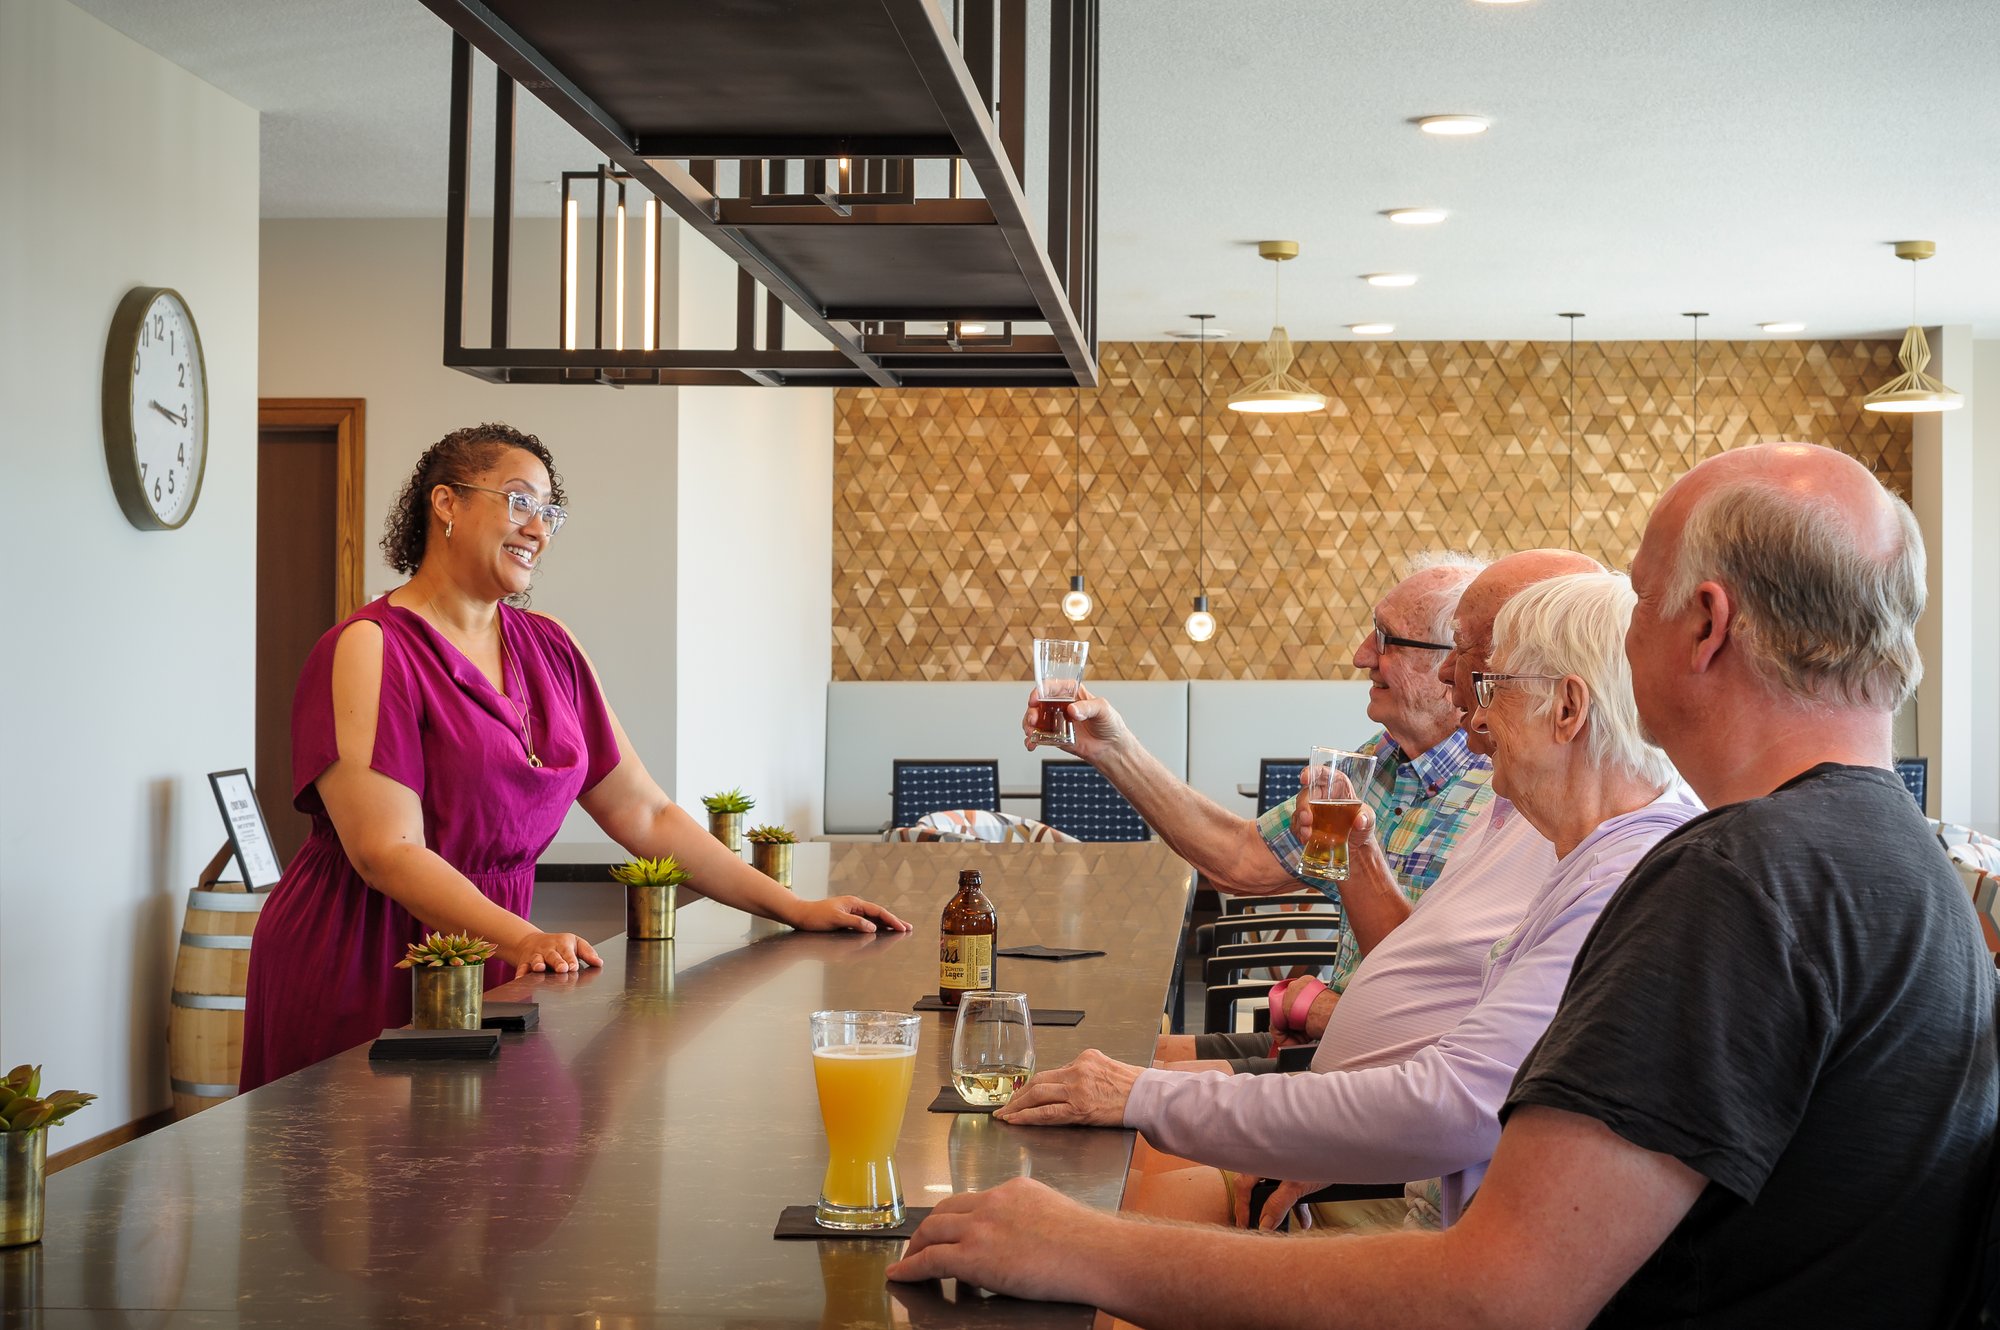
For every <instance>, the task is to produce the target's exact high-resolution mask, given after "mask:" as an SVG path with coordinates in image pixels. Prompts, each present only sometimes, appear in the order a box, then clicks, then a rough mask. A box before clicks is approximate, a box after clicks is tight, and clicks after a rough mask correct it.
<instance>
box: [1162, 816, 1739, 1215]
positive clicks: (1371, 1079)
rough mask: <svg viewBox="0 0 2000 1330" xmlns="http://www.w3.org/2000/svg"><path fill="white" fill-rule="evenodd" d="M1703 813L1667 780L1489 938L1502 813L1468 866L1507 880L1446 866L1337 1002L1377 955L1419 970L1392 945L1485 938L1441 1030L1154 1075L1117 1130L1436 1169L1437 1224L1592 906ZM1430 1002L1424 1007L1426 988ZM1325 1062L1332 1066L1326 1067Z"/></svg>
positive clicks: (1541, 1019)
mask: <svg viewBox="0 0 2000 1330" xmlns="http://www.w3.org/2000/svg"><path fill="white" fill-rule="evenodd" d="M1497 802H1498V801H1496V803H1497ZM1700 811H1701V809H1700V806H1699V805H1697V804H1696V803H1694V802H1693V801H1692V799H1691V798H1689V797H1688V796H1686V795H1685V794H1684V793H1682V792H1681V791H1680V790H1679V789H1678V788H1675V789H1670V790H1669V791H1668V793H1666V794H1664V795H1662V796H1661V797H1660V798H1659V799H1657V800H1655V801H1654V802H1653V803H1651V804H1648V805H1647V806H1646V807H1644V808H1640V809H1637V810H1635V811H1633V812H1630V813H1626V814H1624V815H1622V816H1620V817H1615V818H1612V819H1610V820H1609V821H1607V822H1605V823H1604V824H1603V825H1601V826H1599V827H1598V828H1597V830H1596V831H1594V832H1592V833H1591V834H1590V836H1588V837H1587V838H1585V840H1584V841H1583V842H1582V843H1581V844H1580V845H1578V846H1577V847H1576V848H1575V849H1574V850H1571V851H1570V852H1569V853H1568V854H1567V855H1565V856H1563V857H1562V858H1561V859H1560V860H1557V861H1555V865H1554V871H1553V873H1551V874H1550V875H1548V876H1547V877H1546V878H1545V879H1544V881H1543V882H1542V883H1541V885H1540V887H1539V888H1538V889H1536V890H1535V891H1533V893H1532V895H1531V897H1530V898H1529V899H1528V900H1527V901H1526V903H1525V912H1524V913H1516V914H1515V915H1514V916H1513V917H1514V918H1515V919H1516V920H1517V925H1516V926H1515V927H1512V928H1511V929H1508V930H1507V931H1505V932H1504V933H1502V934H1500V935H1499V936H1498V938H1497V940H1491V941H1488V940H1487V939H1490V938H1492V937H1493V934H1492V933H1491V932H1490V931H1487V930H1490V927H1491V924H1490V920H1491V905H1492V903H1493V901H1492V898H1491V897H1490V896H1488V895H1487V894H1486V892H1487V891H1488V890H1498V891H1500V892H1501V893H1502V894H1503V896H1504V895H1505V888H1506V886H1507V885H1509V884H1508V883H1507V882H1506V881H1505V880H1504V879H1505V878H1507V877H1510V876H1511V875H1510V874H1507V873H1505V872H1504V869H1505V868H1506V867H1511V866H1513V865H1510V864H1507V863H1506V859H1505V857H1503V855H1504V850H1505V842H1506V841H1507V840H1509V839H1512V838H1511V837H1508V836H1506V835H1505V834H1504V833H1506V832H1507V831H1508V824H1509V823H1510V822H1512V821H1514V820H1519V821H1521V822H1525V819H1523V818H1521V817H1520V814H1519V813H1518V812H1514V811H1512V810H1511V809H1507V808H1504V807H1502V808H1498V809H1496V815H1497V819H1498V820H1497V822H1496V824H1495V825H1494V826H1492V827H1489V828H1486V829H1485V835H1484V836H1483V837H1482V839H1481V841H1480V843H1479V847H1480V848H1481V849H1483V850H1485V851H1486V853H1485V854H1484V855H1474V856H1472V860H1474V861H1477V860H1481V859H1486V860H1490V861H1491V862H1489V863H1487V864H1486V865H1485V866H1486V867H1487V868H1488V869H1489V870H1500V872H1501V877H1502V879H1503V880H1502V881H1500V882H1493V881H1485V882H1482V878H1484V877H1485V876H1486V875H1485V874H1483V873H1482V874H1475V872H1473V871H1472V870H1475V869H1477V868H1479V867H1480V866H1481V865H1480V864H1479V863H1478V862H1467V863H1466V865H1465V867H1466V869H1467V870H1468V871H1467V872H1466V873H1464V874H1462V875H1460V874H1450V873H1449V871H1448V876H1452V877H1455V878H1457V882H1456V884H1453V883H1448V882H1446V881H1444V880H1442V879H1441V880H1440V881H1439V883H1438V886H1437V887H1435V888H1433V889H1432V891H1431V892H1430V894H1428V895H1427V896H1425V898H1424V899H1423V901H1422V902H1420V903H1419V905H1418V906H1417V908H1416V910H1415V911H1414V912H1412V914H1411V915H1410V917H1409V918H1408V919H1406V920H1405V921H1404V922H1403V923H1402V924H1401V925H1400V926H1399V927H1397V928H1396V929H1395V931H1394V932H1392V933H1390V934H1389V936H1388V937H1387V938H1385V939H1384V940H1383V942H1382V944H1381V945H1380V946H1378V947H1377V948H1376V949H1375V951H1374V952H1371V953H1370V954H1369V956H1368V958H1367V959H1366V960H1365V961H1364V962H1363V964H1362V968H1361V969H1360V970H1359V971H1358V972H1357V973H1356V974H1355V978H1354V982H1353V984H1351V985H1350V986H1349V988H1348V995H1347V996H1346V997H1343V998H1342V999H1341V1002H1340V1004H1339V1006H1337V1007H1336V1008H1335V1009H1334V1013H1335V1019H1336V1020H1338V1019H1339V1018H1340V1017H1341V1016H1343V1015H1346V1014H1348V1013H1347V1005H1348V1003H1349V1002H1350V1001H1352V1000H1353V998H1354V996H1355V994H1356V991H1357V990H1362V991H1364V992H1365V989H1366V984H1367V982H1368V979H1369V972H1370V969H1371V967H1374V966H1375V965H1376V962H1377V958H1378V957H1380V958H1381V959H1382V961H1384V962H1386V964H1385V965H1384V967H1383V977H1384V978H1385V979H1388V978H1391V977H1392V976H1393V977H1398V978H1402V979H1404V980H1405V981H1406V982H1409V981H1412V980H1413V979H1414V975H1413V973H1411V972H1410V971H1409V970H1408V969H1407V968H1406V967H1403V966H1400V965H1398V964H1397V962H1398V961H1399V959H1400V956H1399V953H1409V952H1411V951H1413V950H1417V949H1422V950H1426V951H1428V950H1431V949H1434V948H1444V949H1446V950H1451V951H1459V952H1462V951H1463V950H1464V949H1465V948H1468V947H1471V948H1478V947H1480V946H1481V945H1482V943H1483V944H1484V946H1485V951H1484V959H1483V961H1482V964H1481V967H1480V968H1481V979H1480V984H1479V988H1478V992H1477V995H1476V997H1475V999H1474V1000H1473V1001H1471V1002H1470V1004H1469V1005H1468V1006H1467V1007H1466V1008H1465V1009H1464V1011H1463V1014H1462V1016H1461V1017H1460V1018H1459V1019H1458V1020H1457V1021H1456V1022H1455V1023H1453V1024H1452V1025H1451V1026H1450V1027H1449V1028H1448V1029H1446V1030H1444V1031H1443V1032H1442V1033H1441V1034H1440V1035H1439V1036H1438V1037H1437V1038H1436V1039H1434V1040H1433V1041H1431V1042H1429V1043H1427V1044H1425V1045H1423V1046H1422V1047H1420V1048H1417V1049H1415V1050H1413V1051H1411V1052H1409V1053H1408V1054H1407V1055H1406V1056H1404V1057H1402V1058H1401V1059H1400V1060H1397V1061H1394V1062H1391V1063H1380V1062H1378V1063H1376V1064H1375V1065H1355V1064H1354V1063H1353V1062H1351V1061H1350V1062H1346V1063H1342V1061H1341V1057H1340V1054H1339V1052H1338V1051H1335V1052H1334V1053H1332V1054H1331V1055H1329V1051H1328V1050H1329V1045H1328V1043H1327V1042H1325V1041H1323V1042H1322V1043H1321V1048H1320V1054H1319V1056H1317V1057H1316V1058H1315V1066H1314V1073H1313V1074H1308V1075H1302V1076H1228V1075H1225V1074H1223V1073H1221V1072H1200V1073H1189V1072H1169V1071H1156V1070H1148V1071H1146V1072H1144V1073H1142V1074H1141V1075H1140V1077H1139V1080H1138V1083H1137V1084H1136V1085H1134V1086H1133V1089H1132V1095H1131V1098H1130V1099H1129V1101H1128V1102H1127V1104H1126V1108H1125V1125H1126V1126H1128V1127H1136V1128H1138V1129H1139V1130H1141V1131H1143V1132H1145V1133H1146V1136H1147V1138H1148V1139H1150V1140H1151V1141H1152V1142H1153V1144H1154V1145H1156V1146H1158V1147H1159V1148H1161V1149H1163V1150H1166V1151H1168V1152H1170V1153H1173V1154H1178V1155H1184V1156H1186V1157H1188V1158H1192V1159H1198V1160H1201V1161H1203V1162H1205V1163H1210V1164H1215V1165H1218V1166H1220V1167H1223V1168H1230V1169H1235V1170H1237V1171H1239V1172H1244V1173H1250V1174H1255V1175H1258V1176H1262V1177H1280V1178H1298V1179H1305V1180H1310V1181H1316V1182H1385V1183H1386V1182H1405V1181H1409V1180H1412V1179H1418V1178H1428V1177H1435V1176H1440V1175H1441V1176H1442V1177H1443V1179H1444V1185H1443V1198H1444V1207H1443V1212H1444V1222H1445V1223H1447V1224H1450V1223H1452V1222H1453V1221H1454V1220H1455V1219H1457V1217H1458V1215H1459V1213H1460V1212H1461V1211H1462V1210H1463V1209H1464V1206H1465V1202H1466V1200H1467V1199H1468V1198H1469V1197H1470V1196H1471V1195H1472V1193H1473V1191H1474V1190H1475V1189H1476V1188H1477V1187H1478V1186H1479V1183H1480V1181H1481V1180H1482V1179H1483V1178H1484V1177H1485V1175H1486V1165H1487V1163H1488V1161H1490V1160H1491V1158H1492V1156H1493V1149H1494V1146H1495V1145H1496V1144H1498V1142H1499V1139H1500V1119H1499V1109H1500V1105H1501V1103H1502V1102H1503V1101H1504V1100H1505V1098H1506V1095H1507V1087H1508V1086H1509V1084H1511V1083H1512V1081H1513V1079H1514V1071H1515V1069H1516V1068H1517V1067H1519V1066H1520V1064H1521V1061H1522V1059H1523V1058H1525V1057H1526V1056H1527V1054H1528V1050H1529V1049H1530V1048H1532V1047H1533V1046H1534V1043H1535V1041H1536V1040H1537V1039H1539V1038H1540V1037H1541V1034H1542V1031H1543V1030H1544V1029H1545V1028H1546V1027H1547V1026H1548V1023H1549V1019H1550V1017H1551V1016H1552V1015H1553V1014H1554V1013H1555V1009H1556V1003H1557V1002H1558V1001H1559V1000H1560V999H1561V997H1562V992H1563V987H1564V985H1565V984H1566V983H1567V982H1568V980H1569V972H1570V965H1571V963H1572V962H1573V961H1574V960H1575V959H1576V953H1577V949H1578V948H1579V947H1581V946H1582V945H1583V939H1584V936H1585V935H1586V934H1587V933H1589V931H1590V929H1591V926H1592V925H1593V924H1595V923H1596V920H1597V914H1598V911H1599V910H1601V909H1602V908H1603V907H1604V903H1605V902H1606V901H1607V900H1609V899H1610V897H1611V893H1612V892H1613V891H1615V890H1617V888H1618V886H1619V884H1620V883H1622V882H1623V881H1624V880H1625V875H1626V874H1627V873H1628V872H1630V871H1631V869H1632V868H1633V866H1634V865H1636V864H1637V863H1638V862H1639V860H1640V859H1641V858H1642V857H1644V855H1645V853H1646V852H1647V851H1648V850H1650V849H1651V848H1652V847H1653V844H1654V843H1655V842H1656V841H1658V840H1659V839H1660V838H1661V837H1662V836H1665V835H1666V834H1667V833H1668V832H1669V831H1671V830H1673V829H1674V828H1675V827H1677V826H1679V825H1680V824H1681V823H1683V822H1685V821H1687V820H1688V819H1689V818H1691V817H1693V816H1695V814H1697V813H1698V812H1700ZM1535 839H1537V840H1539V839H1540V838H1539V837H1536V838H1535ZM1542 844H1543V846H1544V847H1546V845H1547V842H1546V841H1543V842H1542ZM1468 848H1471V847H1468ZM1450 867H1451V865H1450V864H1447V870H1449V868H1450ZM1447 886H1455V889H1454V890H1451V891H1449V892H1447V891H1446V890H1445V888H1446V887H1447ZM1392 944H1395V945H1394V948H1393V949H1392ZM1369 996H1371V997H1372V996H1374V995H1369ZM1425 1000H1426V1001H1428V1002H1430V1003H1431V1004H1432V1005H1433V1006H1434V1005H1435V1000H1436V994H1435V993H1432V994H1429V995H1427V996H1426V998H1425ZM1329 1033H1330V1034H1331V1033H1333V1027H1332V1026H1329ZM1322 1061H1330V1062H1332V1063H1333V1064H1334V1065H1333V1067H1332V1068H1322V1067H1321V1066H1320V1065H1319V1064H1320V1062H1322Z"/></svg>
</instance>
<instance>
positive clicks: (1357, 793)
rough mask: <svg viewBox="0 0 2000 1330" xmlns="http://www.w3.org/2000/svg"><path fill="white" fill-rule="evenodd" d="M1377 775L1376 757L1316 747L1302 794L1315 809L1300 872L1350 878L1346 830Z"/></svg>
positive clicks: (1330, 878)
mask: <svg viewBox="0 0 2000 1330" xmlns="http://www.w3.org/2000/svg"><path fill="white" fill-rule="evenodd" d="M1374 778H1375V759H1374V758H1372V757H1369V756H1368V755H1366V754H1363V753H1350V752H1346V751H1345V750H1343V749H1339V748H1315V749H1313V750H1312V756H1311V757H1310V758H1309V759H1308V760H1307V762H1306V769H1305V784H1304V786H1303V788H1301V789H1300V791H1299V798H1300V799H1301V800H1302V801H1303V802H1304V803H1305V805H1306V807H1307V808H1308V809H1309V810H1310V811H1311V813H1312V830H1311V831H1310V832H1308V833H1307V834H1306V842H1305V847H1304V859H1305V862H1304V863H1303V865H1302V866H1301V867H1300V870H1299V871H1300V872H1301V873H1303V874H1304V875H1305V876H1306V877H1316V878H1318V879H1320V880H1321V881H1323V882H1345V881H1346V880H1347V831H1348V828H1350V827H1352V826H1353V825H1354V819H1355V817H1356V815H1357V814H1359V813H1360V812H1361V794H1362V791H1364V790H1366V789H1367V788H1368V784H1369V782H1370V781H1372V780H1374Z"/></svg>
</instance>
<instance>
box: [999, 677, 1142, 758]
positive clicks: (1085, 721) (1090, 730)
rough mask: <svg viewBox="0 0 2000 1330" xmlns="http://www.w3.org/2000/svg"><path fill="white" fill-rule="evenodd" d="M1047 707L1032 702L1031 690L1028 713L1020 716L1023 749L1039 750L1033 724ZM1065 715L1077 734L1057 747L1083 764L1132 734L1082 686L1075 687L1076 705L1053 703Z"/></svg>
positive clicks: (1120, 718) (1108, 707) (1107, 705)
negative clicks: (1081, 760) (1043, 708)
mask: <svg viewBox="0 0 2000 1330" xmlns="http://www.w3.org/2000/svg"><path fill="white" fill-rule="evenodd" d="M1047 705H1049V704H1048V703H1044V702H1038V701H1036V700H1035V694H1034V692H1033V691H1032V690H1030V691H1029V693H1028V709H1027V711H1025V712H1023V713H1022V715H1021V735H1022V741H1023V745H1024V746H1025V747H1026V748H1027V749H1028V751H1030V752H1033V751H1034V750H1035V749H1036V748H1037V747H1039V746H1040V741H1038V740H1037V739H1036V738H1035V722H1036V721H1037V719H1038V718H1039V717H1038V714H1037V713H1039V712H1040V710H1041V709H1042V707H1044V706H1047ZM1055 705H1056V706H1059V707H1062V708H1063V709H1064V710H1066V711H1067V712H1068V715H1069V721H1070V726H1071V728H1073V729H1074V730H1075V731H1076V738H1075V740H1074V741H1072V742H1070V743H1067V744H1057V745H1054V746H1055V747H1058V748H1061V749H1062V750H1063V751H1064V752H1066V753H1074V754H1076V756H1078V757H1080V758H1082V759H1083V760H1084V761H1086V762H1095V761H1096V760H1097V759H1098V758H1099V757H1100V756H1101V755H1103V754H1104V753H1105V752H1106V751H1107V750H1109V749H1112V748H1116V747H1117V746H1118V745H1119V744H1122V743H1124V742H1125V740H1126V738H1127V737H1128V736H1129V735H1130V734H1131V731H1130V730H1128V729H1127V728H1126V727H1125V718H1124V717H1123V716H1121V715H1119V714H1118V712H1117V709H1116V708H1114V707H1113V706H1112V705H1111V704H1110V703H1109V702H1107V701H1105V700H1104V699H1103V698H1101V697H1098V696H1097V695H1096V694H1094V693H1092V692H1091V691H1090V690H1089V689H1088V688H1085V687H1084V686H1083V685H1082V684H1078V685H1077V689H1076V701H1074V702H1070V703H1056V704H1055Z"/></svg>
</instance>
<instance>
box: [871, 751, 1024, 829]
mask: <svg viewBox="0 0 2000 1330" xmlns="http://www.w3.org/2000/svg"><path fill="white" fill-rule="evenodd" d="M891 766H892V768H893V775H892V776H891V779H890V787H889V788H890V798H891V801H892V812H891V814H890V818H889V825H890V826H892V827H913V826H915V825H916V824H917V819H918V818H920V817H923V816H924V815H925V814H926V813H935V812H938V811H940V810H942V809H949V808H984V809H985V810H987V811H988V812H990V813H997V812H999V811H1000V759H999V758H997V757H986V758H979V757H967V758H911V757H899V758H896V759H895V760H894V762H893V763H891Z"/></svg>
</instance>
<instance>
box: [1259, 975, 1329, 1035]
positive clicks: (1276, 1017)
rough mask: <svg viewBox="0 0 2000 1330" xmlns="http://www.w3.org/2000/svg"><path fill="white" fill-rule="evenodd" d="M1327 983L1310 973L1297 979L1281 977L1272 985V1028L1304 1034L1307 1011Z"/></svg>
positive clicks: (1277, 1030)
mask: <svg viewBox="0 0 2000 1330" xmlns="http://www.w3.org/2000/svg"><path fill="white" fill-rule="evenodd" d="M1324 992H1326V985H1325V984H1323V983H1321V982H1320V981H1319V980H1317V979H1314V978H1313V977H1311V976H1310V975H1301V976H1300V977H1298V978H1296V979H1280V980H1279V981H1278V982H1277V983H1275V984H1273V985H1271V997H1270V1006H1271V1029H1272V1030H1273V1031H1274V1032H1276V1033H1279V1034H1289V1033H1299V1034H1303V1033H1304V1032H1305V1028H1306V1013H1307V1012H1308V1011H1310V1010H1312V1004H1313V1002H1314V1000H1315V999H1317V998H1318V997H1319V995H1320V994H1321V993H1324Z"/></svg>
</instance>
